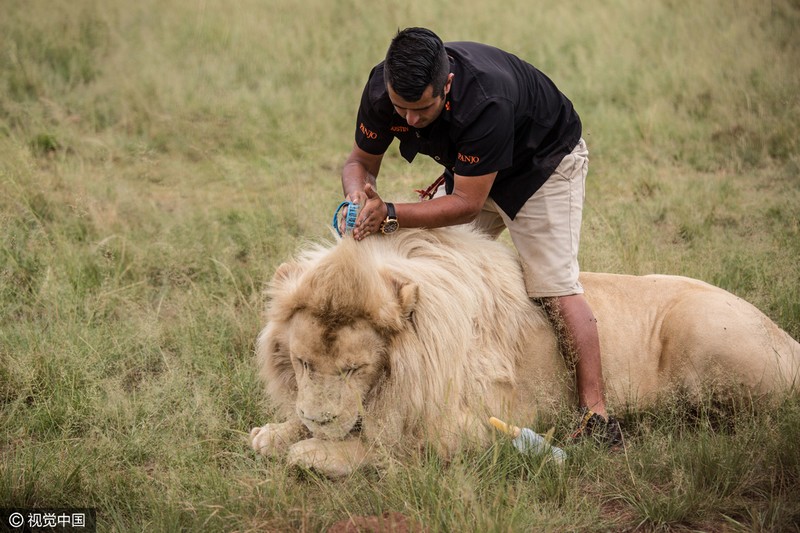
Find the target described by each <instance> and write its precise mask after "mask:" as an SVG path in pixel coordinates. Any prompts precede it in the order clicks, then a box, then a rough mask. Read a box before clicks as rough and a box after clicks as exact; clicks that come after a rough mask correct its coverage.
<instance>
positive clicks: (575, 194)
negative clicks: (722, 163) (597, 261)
mask: <svg viewBox="0 0 800 533" xmlns="http://www.w3.org/2000/svg"><path fill="white" fill-rule="evenodd" d="M394 138H397V139H399V141H400V153H401V154H402V156H403V157H404V158H405V159H406V160H408V161H409V162H411V161H413V160H414V157H415V156H416V155H417V154H418V153H422V154H425V155H428V156H430V157H432V158H433V159H435V160H436V161H437V162H439V163H441V164H442V165H443V166H444V167H445V173H444V174H443V178H444V181H445V186H446V192H447V194H444V195H441V194H440V195H436V197H433V198H432V199H430V200H429V201H425V202H417V203H398V204H392V203H386V202H384V201H383V200H382V199H381V198H380V196H379V195H378V193H377V191H376V178H377V176H378V172H379V170H380V167H381V160H382V158H383V154H384V153H385V151H386V150H387V148H388V147H389V145H390V144H391V142H392V141H393V139H394ZM587 170H588V150H587V149H586V145H585V143H584V141H583V139H582V138H581V122H580V118H579V117H578V115H577V113H576V112H575V111H574V109H573V107H572V103H571V102H570V101H569V100H568V99H567V98H566V97H565V96H564V95H563V94H561V92H559V90H558V89H557V88H556V86H555V85H554V84H553V82H552V81H550V79H548V78H547V77H546V76H545V75H544V74H542V73H541V72H540V71H538V70H537V69H536V68H534V67H533V66H531V65H529V64H528V63H526V62H524V61H522V60H520V59H519V58H517V57H516V56H514V55H512V54H509V53H506V52H503V51H502V50H498V49H496V48H493V47H490V46H486V45H482V44H478V43H467V42H455V43H448V44H447V45H444V43H442V41H441V39H439V37H438V36H437V35H436V34H435V33H433V32H432V31H430V30H427V29H424V28H407V29H405V30H403V31H400V32H398V34H397V35H396V36H395V38H394V39H393V40H392V42H391V45H390V46H389V49H388V51H387V54H386V59H385V60H384V61H383V62H381V63H380V64H378V65H377V66H376V67H375V68H373V69H372V72H371V73H370V76H369V81H368V82H367V85H366V87H365V89H364V92H363V95H362V98H361V105H360V108H359V110H358V118H357V125H356V140H355V144H354V146H353V150H352V152H351V153H350V156H349V157H348V158H347V161H346V162H345V165H344V168H343V170H342V188H343V190H344V195H345V197H346V198H347V199H348V200H349V201H351V202H354V203H357V204H359V205H360V206H361V210H360V212H359V215H358V219H357V221H356V226H355V228H354V230H353V237H354V238H355V239H356V240H361V239H364V238H366V237H368V236H369V235H372V234H375V233H389V232H391V231H394V230H395V229H396V228H397V227H424V228H435V227H441V226H450V225H455V224H464V223H468V222H472V223H474V224H476V225H477V226H478V227H479V228H480V229H482V230H483V231H485V232H487V233H489V234H490V235H492V236H493V237H495V238H496V237H497V236H498V235H499V234H500V233H501V232H502V231H503V230H504V229H505V228H508V230H509V233H510V235H511V238H512V241H513V242H514V245H515V246H516V248H517V249H518V251H519V253H520V255H521V257H522V259H523V264H524V271H525V284H526V287H527V291H528V295H529V296H530V297H531V298H533V299H534V300H535V301H537V302H538V303H540V304H541V305H542V307H543V308H544V309H545V310H546V311H547V313H548V316H549V317H550V319H551V321H552V322H553V324H554V326H555V327H556V330H557V331H558V332H559V339H560V340H559V342H560V345H561V350H562V353H563V354H564V356H565V357H566V358H567V361H568V362H569V363H571V364H574V366H575V377H576V388H577V392H578V401H579V403H580V407H582V408H583V416H582V419H581V422H580V424H579V427H578V430H577V431H576V432H575V434H574V435H573V436H574V437H576V438H577V437H580V436H592V437H594V438H595V439H597V440H600V441H601V442H604V443H605V444H608V445H609V446H616V445H618V444H620V443H621V432H620V430H619V424H618V423H617V421H616V420H614V419H613V418H612V417H609V416H608V413H607V412H606V407H605V401H604V392H603V378H602V369H601V365H600V343H599V340H598V333H597V324H596V320H595V318H594V316H593V314H592V311H591V309H590V308H589V306H588V304H587V302H586V300H585V299H584V297H583V288H582V287H581V285H580V283H579V282H578V241H579V234H580V224H581V213H582V208H583V196H584V182H585V178H586V173H587ZM440 179H441V178H440ZM430 196H433V194H431V195H430ZM568 366H570V365H568Z"/></svg>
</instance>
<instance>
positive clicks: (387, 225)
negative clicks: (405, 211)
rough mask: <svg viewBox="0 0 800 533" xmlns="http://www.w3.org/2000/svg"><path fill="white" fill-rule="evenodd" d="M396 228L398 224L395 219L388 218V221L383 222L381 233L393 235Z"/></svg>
mask: <svg viewBox="0 0 800 533" xmlns="http://www.w3.org/2000/svg"><path fill="white" fill-rule="evenodd" d="M398 227H400V224H398V223H397V219H394V218H390V219H389V220H385V221H384V222H383V225H382V226H381V231H382V232H383V233H394V232H395V231H396V230H397V228H398Z"/></svg>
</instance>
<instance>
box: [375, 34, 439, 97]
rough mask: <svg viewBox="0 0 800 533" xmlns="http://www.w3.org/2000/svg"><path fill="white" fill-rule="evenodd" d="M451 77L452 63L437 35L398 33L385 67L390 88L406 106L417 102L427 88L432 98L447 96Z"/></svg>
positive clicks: (388, 52) (387, 83)
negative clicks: (405, 102) (408, 103)
mask: <svg viewBox="0 0 800 533" xmlns="http://www.w3.org/2000/svg"><path fill="white" fill-rule="evenodd" d="M449 74H450V60H449V59H448V58H447V52H446V51H445V49H444V43H443V42H442V40H441V39H440V38H439V36H438V35H436V34H435V33H433V32H432V31H431V30H428V29H425V28H406V29H404V30H402V31H398V32H397V35H395V37H394V39H392V43H391V44H390V45H389V50H388V51H387V52H386V61H385V63H384V66H383V79H384V82H385V83H386V85H387V86H391V87H392V90H393V91H394V92H396V93H397V94H398V96H400V97H401V98H402V99H403V100H406V101H407V102H416V101H417V100H419V99H420V98H422V93H423V92H425V89H426V88H427V87H428V85H432V86H433V96H434V97H436V96H444V86H445V84H446V83H447V76H448V75H449Z"/></svg>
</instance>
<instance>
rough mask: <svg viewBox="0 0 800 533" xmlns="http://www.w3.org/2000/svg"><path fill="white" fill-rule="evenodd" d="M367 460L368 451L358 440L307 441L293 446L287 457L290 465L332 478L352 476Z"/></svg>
mask: <svg viewBox="0 0 800 533" xmlns="http://www.w3.org/2000/svg"><path fill="white" fill-rule="evenodd" d="M367 460H368V454H367V451H366V449H365V448H364V445H363V444H362V443H361V441H360V440H358V439H350V440H343V441H329V440H321V439H314V438H312V439H307V440H303V441H300V442H298V443H295V444H293V445H292V446H291V447H290V448H289V453H288V455H287V461H288V462H289V464H290V465H292V466H300V467H303V468H309V469H312V470H315V471H317V472H319V473H321V474H323V475H325V476H327V477H330V478H340V477H345V476H347V475H350V474H351V473H352V472H353V471H354V470H356V469H358V468H359V467H361V466H364V465H365V463H366V462H367Z"/></svg>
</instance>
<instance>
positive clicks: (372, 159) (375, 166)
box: [342, 144, 385, 216]
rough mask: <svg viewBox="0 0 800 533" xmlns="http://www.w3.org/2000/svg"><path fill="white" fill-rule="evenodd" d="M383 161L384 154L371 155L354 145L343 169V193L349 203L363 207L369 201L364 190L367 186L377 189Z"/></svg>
mask: <svg viewBox="0 0 800 533" xmlns="http://www.w3.org/2000/svg"><path fill="white" fill-rule="evenodd" d="M382 160H383V154H380V155H374V154H370V153H369V152H365V151H364V150H362V149H361V148H359V147H358V145H356V144H353V150H352V152H350V155H349V156H348V158H347V160H346V161H345V162H344V167H343V168H342V191H343V192H344V197H345V198H346V199H347V200H348V201H350V202H353V203H356V204H361V205H363V204H364V203H365V202H366V201H367V197H366V193H365V192H364V188H365V187H366V185H367V184H370V185H371V186H372V187H373V189H374V188H376V180H377V178H378V172H380V169H381V161H382ZM384 216H385V215H384Z"/></svg>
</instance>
